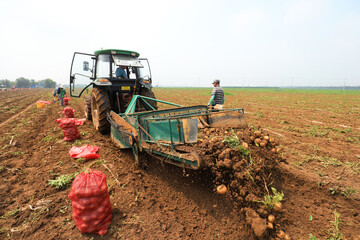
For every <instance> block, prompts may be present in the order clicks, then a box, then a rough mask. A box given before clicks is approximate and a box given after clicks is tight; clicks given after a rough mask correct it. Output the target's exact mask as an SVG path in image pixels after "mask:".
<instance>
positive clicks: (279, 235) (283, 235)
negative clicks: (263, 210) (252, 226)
mask: <svg viewBox="0 0 360 240" xmlns="http://www.w3.org/2000/svg"><path fill="white" fill-rule="evenodd" d="M276 236H277V237H278V238H280V239H284V238H285V233H284V231H282V230H280V231H279V232H278V233H277V234H276Z"/></svg>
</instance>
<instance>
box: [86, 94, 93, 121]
mask: <svg viewBox="0 0 360 240" xmlns="http://www.w3.org/2000/svg"><path fill="white" fill-rule="evenodd" d="M84 113H85V118H86V119H87V120H90V121H91V120H92V116H91V98H90V97H85V99H84Z"/></svg>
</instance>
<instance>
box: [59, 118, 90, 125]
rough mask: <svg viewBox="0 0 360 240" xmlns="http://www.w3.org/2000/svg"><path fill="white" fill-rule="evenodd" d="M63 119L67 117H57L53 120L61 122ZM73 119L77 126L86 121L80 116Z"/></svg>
mask: <svg viewBox="0 0 360 240" xmlns="http://www.w3.org/2000/svg"><path fill="white" fill-rule="evenodd" d="M65 119H67V118H58V119H56V120H55V121H56V122H57V123H61V122H62V121H63V120H65ZM74 119H75V124H76V125H77V126H79V125H84V123H85V121H86V118H80V119H77V118H74Z"/></svg>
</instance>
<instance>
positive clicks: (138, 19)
mask: <svg viewBox="0 0 360 240" xmlns="http://www.w3.org/2000/svg"><path fill="white" fill-rule="evenodd" d="M101 48H103V49H106V48H118V49H127V50H134V51H137V52H139V53H140V56H141V57H146V58H148V59H149V61H150V66H151V70H152V77H153V83H154V85H159V86H204V87H212V85H211V82H212V80H213V79H216V78H218V79H220V80H221V85H222V86H343V85H344V84H345V85H347V86H360V1H358V0H337V1H335V0H294V1H291V0H289V1H281V0H276V1H269V0H248V1H241V0H219V1H216V0H199V1H196V0H193V1H189V0H181V1H174V0H151V1H150V0H132V1H129V0H127V1H122V0H117V1H115V0H114V1H108V0H101V1H100V0H97V1H93V0H86V1H83V0H60V1H51V0H1V1H0V56H1V57H0V79H9V80H12V81H15V79H16V78H19V77H25V78H28V79H35V80H42V79H45V78H51V79H53V80H55V81H56V82H58V83H63V84H68V82H69V74H70V64H71V60H72V56H73V53H74V52H76V51H77V52H85V53H93V52H94V50H98V49H101Z"/></svg>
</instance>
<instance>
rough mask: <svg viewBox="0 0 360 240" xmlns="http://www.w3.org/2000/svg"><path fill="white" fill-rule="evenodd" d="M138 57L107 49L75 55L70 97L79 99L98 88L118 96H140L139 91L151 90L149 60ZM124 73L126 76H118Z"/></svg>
mask: <svg viewBox="0 0 360 240" xmlns="http://www.w3.org/2000/svg"><path fill="white" fill-rule="evenodd" d="M138 57H139V53H137V52H134V51H127V50H115V49H106V50H99V51H95V53H94V55H92V54H87V53H79V52H75V53H74V56H73V61H72V65H71V73H70V94H71V96H72V97H80V96H81V95H82V93H83V92H84V91H85V90H86V89H88V88H91V87H93V85H95V86H99V87H102V86H104V87H105V86H111V89H112V91H115V92H121V93H125V92H133V91H134V90H135V91H136V92H137V93H139V90H140V89H139V88H141V87H145V88H148V89H151V87H152V86H151V71H150V66H149V63H148V60H147V59H145V58H138ZM118 69H123V72H125V76H123V75H122V76H117V74H116V73H117V72H119V70H118Z"/></svg>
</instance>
